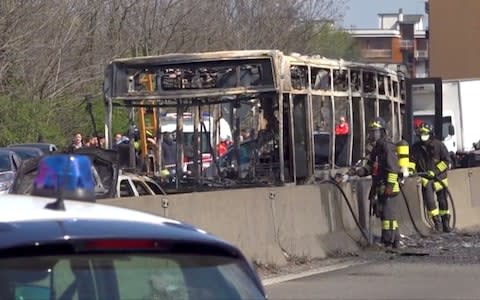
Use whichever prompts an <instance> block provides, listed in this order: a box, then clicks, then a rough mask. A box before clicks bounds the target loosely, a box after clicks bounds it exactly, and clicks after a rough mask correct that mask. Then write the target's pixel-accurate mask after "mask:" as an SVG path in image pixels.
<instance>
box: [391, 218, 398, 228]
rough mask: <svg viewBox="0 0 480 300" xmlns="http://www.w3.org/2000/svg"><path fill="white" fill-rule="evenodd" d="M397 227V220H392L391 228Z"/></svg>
mask: <svg viewBox="0 0 480 300" xmlns="http://www.w3.org/2000/svg"><path fill="white" fill-rule="evenodd" d="M397 228H398V222H397V220H392V227H391V229H392V230H395V229H397Z"/></svg>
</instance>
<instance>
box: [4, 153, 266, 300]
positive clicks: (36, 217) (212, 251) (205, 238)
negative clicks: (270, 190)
mask: <svg viewBox="0 0 480 300" xmlns="http://www.w3.org/2000/svg"><path fill="white" fill-rule="evenodd" d="M86 162H90V160H89V159H85V156H76V155H52V156H46V157H44V158H42V161H41V162H40V164H41V165H42V172H43V173H42V174H39V176H37V177H36V178H35V191H36V192H35V194H37V195H40V194H41V195H43V197H39V196H27V195H6V196H3V197H2V200H3V201H0V220H2V222H1V230H0V299H12V300H13V299H36V300H50V299H65V300H66V299H77V300H103V299H111V300H121V299H129V300H144V299H179V300H207V299H208V300H211V299H230V300H260V299H266V296H265V292H264V290H263V286H262V284H261V282H260V280H259V278H258V276H257V274H256V272H255V270H254V269H253V268H252V266H251V265H250V264H249V263H248V261H247V260H246V259H245V257H244V255H243V254H242V253H241V251H240V250H239V249H238V248H236V247H235V246H233V245H231V244H229V243H227V242H225V241H223V240H221V239H219V238H217V237H215V236H213V235H211V234H209V233H207V232H206V231H204V230H201V229H199V228H196V227H194V226H191V225H188V224H185V223H182V222H180V221H177V220H173V219H166V218H162V217H158V216H154V215H150V214H146V213H142V212H138V211H134V210H129V209H123V208H117V207H112V206H106V205H100V204H96V203H92V201H91V200H92V199H90V195H91V194H92V189H93V184H92V182H91V181H90V180H89V177H90V178H91V176H92V174H91V170H92V165H91V164H88V163H86ZM68 167H70V169H68ZM82 167H83V169H82ZM57 178H64V180H65V181H58V180H56V179H57ZM62 195H64V196H65V195H69V196H72V197H74V198H73V199H76V201H71V200H65V199H63V197H62ZM46 196H48V197H49V198H47V197H46ZM50 197H51V198H50Z"/></svg>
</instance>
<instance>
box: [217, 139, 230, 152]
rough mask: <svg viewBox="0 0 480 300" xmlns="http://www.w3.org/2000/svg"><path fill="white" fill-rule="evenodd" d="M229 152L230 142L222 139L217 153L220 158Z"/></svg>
mask: <svg viewBox="0 0 480 300" xmlns="http://www.w3.org/2000/svg"><path fill="white" fill-rule="evenodd" d="M227 150H228V141H227V140H226V139H223V138H221V139H220V143H219V144H218V145H217V153H218V155H219V156H222V155H224V154H225V153H227Z"/></svg>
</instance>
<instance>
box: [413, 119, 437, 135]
mask: <svg viewBox="0 0 480 300" xmlns="http://www.w3.org/2000/svg"><path fill="white" fill-rule="evenodd" d="M432 131H433V128H432V125H430V124H428V123H427V122H422V123H420V124H419V125H418V126H417V128H415V132H416V133H417V135H424V134H432Z"/></svg>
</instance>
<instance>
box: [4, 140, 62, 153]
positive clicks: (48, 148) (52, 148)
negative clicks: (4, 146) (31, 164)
mask: <svg viewBox="0 0 480 300" xmlns="http://www.w3.org/2000/svg"><path fill="white" fill-rule="evenodd" d="M8 147H31V148H37V149H40V150H42V152H43V153H44V154H48V153H52V152H57V146H56V145H54V144H50V143H26V144H12V145H8Z"/></svg>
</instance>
